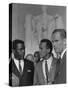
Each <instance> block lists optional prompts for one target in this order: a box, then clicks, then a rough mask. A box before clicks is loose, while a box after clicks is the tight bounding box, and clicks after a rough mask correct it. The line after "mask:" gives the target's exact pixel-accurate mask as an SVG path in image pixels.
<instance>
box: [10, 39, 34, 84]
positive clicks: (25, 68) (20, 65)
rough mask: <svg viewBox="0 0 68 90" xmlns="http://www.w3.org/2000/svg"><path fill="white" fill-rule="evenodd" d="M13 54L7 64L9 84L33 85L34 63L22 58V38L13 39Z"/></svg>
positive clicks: (23, 48)
mask: <svg viewBox="0 0 68 90" xmlns="http://www.w3.org/2000/svg"><path fill="white" fill-rule="evenodd" d="M12 47H13V56H14V57H12V59H11V61H10V64H9V85H10V86H29V85H33V76H34V64H33V62H31V61H28V60H26V59H25V58H24V55H25V45H24V41H22V40H18V39H17V40H14V41H13V46H12Z"/></svg>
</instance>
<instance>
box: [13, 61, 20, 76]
mask: <svg viewBox="0 0 68 90" xmlns="http://www.w3.org/2000/svg"><path fill="white" fill-rule="evenodd" d="M12 72H13V73H15V74H16V75H17V76H18V77H19V76H20V72H19V70H18V69H17V66H16V64H15V63H14V61H13V60H12Z"/></svg>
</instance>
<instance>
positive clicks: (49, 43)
mask: <svg viewBox="0 0 68 90" xmlns="http://www.w3.org/2000/svg"><path fill="white" fill-rule="evenodd" d="M40 43H46V48H47V49H50V54H51V53H52V49H53V46H52V43H51V41H50V40H48V39H42V40H41V42H40Z"/></svg>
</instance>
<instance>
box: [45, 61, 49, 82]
mask: <svg viewBox="0 0 68 90" xmlns="http://www.w3.org/2000/svg"><path fill="white" fill-rule="evenodd" d="M45 72H46V79H47V83H48V65H47V61H45Z"/></svg>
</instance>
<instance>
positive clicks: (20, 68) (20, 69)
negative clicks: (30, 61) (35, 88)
mask: <svg viewBox="0 0 68 90" xmlns="http://www.w3.org/2000/svg"><path fill="white" fill-rule="evenodd" d="M19 71H20V74H21V75H22V67H21V63H20V61H19Z"/></svg>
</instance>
